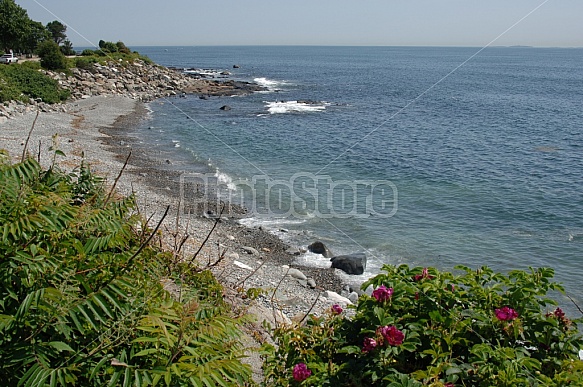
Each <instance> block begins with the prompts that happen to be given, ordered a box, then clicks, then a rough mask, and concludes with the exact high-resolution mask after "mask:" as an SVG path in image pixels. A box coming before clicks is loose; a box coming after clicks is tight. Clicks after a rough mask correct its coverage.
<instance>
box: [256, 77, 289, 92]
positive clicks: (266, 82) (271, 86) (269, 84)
mask: <svg viewBox="0 0 583 387" xmlns="http://www.w3.org/2000/svg"><path fill="white" fill-rule="evenodd" d="M253 81H254V82H255V83H257V84H258V85H259V86H263V87H266V88H267V90H269V91H277V90H281V87H282V86H285V85H287V84H288V83H287V82H286V81H274V80H272V79H267V78H264V77H261V78H254V79H253Z"/></svg>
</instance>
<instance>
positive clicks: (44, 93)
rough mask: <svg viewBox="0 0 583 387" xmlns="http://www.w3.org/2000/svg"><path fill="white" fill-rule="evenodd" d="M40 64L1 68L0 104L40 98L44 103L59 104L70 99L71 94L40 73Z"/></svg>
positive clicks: (30, 63)
mask: <svg viewBox="0 0 583 387" xmlns="http://www.w3.org/2000/svg"><path fill="white" fill-rule="evenodd" d="M39 69H40V66H39V65H38V63H34V62H25V63H23V64H20V65H19V64H14V65H9V66H0V102H6V101H11V100H19V101H23V102H28V101H29V99H30V98H34V99H37V98H40V99H42V100H43V102H47V103H58V102H62V101H65V100H66V99H67V98H69V95H70V92H69V91H68V90H64V89H62V88H61V87H60V86H59V83H58V82H57V81H55V80H54V79H52V78H50V77H48V76H46V75H45V74H43V73H42V72H40V71H38V70H39Z"/></svg>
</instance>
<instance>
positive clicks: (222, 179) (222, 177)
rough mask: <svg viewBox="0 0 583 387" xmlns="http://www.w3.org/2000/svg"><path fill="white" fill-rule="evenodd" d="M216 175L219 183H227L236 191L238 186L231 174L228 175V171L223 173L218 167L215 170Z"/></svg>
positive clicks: (230, 188) (229, 187)
mask: <svg viewBox="0 0 583 387" xmlns="http://www.w3.org/2000/svg"><path fill="white" fill-rule="evenodd" d="M215 177H216V178H217V182H218V183H219V184H225V185H226V186H227V188H228V189H229V190H231V191H235V190H236V189H237V186H236V185H235V183H233V179H231V176H229V175H227V174H226V173H223V172H221V171H219V170H218V169H217V171H216V172H215Z"/></svg>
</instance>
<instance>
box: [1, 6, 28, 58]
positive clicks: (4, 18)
mask: <svg viewBox="0 0 583 387" xmlns="http://www.w3.org/2000/svg"><path fill="white" fill-rule="evenodd" d="M31 22H32V20H30V18H29V17H28V14H27V13H26V10H25V9H23V8H22V7H20V6H19V5H17V4H16V3H15V2H14V0H0V48H3V49H4V51H9V50H16V51H19V50H22V49H23V48H24V46H25V41H26V39H27V36H28V34H29V32H30V31H29V28H30V25H31Z"/></svg>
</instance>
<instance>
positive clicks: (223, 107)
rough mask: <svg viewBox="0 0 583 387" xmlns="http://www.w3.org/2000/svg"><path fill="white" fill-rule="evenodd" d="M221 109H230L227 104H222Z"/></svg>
mask: <svg viewBox="0 0 583 387" xmlns="http://www.w3.org/2000/svg"><path fill="white" fill-rule="evenodd" d="M220 109H221V110H231V107H230V106H229V105H224V106H221V107H220Z"/></svg>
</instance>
